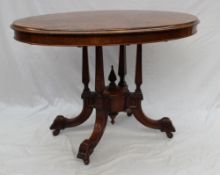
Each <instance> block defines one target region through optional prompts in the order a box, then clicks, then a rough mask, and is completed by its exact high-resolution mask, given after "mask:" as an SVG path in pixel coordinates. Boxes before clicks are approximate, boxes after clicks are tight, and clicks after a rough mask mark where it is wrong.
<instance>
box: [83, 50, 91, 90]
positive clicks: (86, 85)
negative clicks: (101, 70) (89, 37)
mask: <svg viewBox="0 0 220 175" xmlns="http://www.w3.org/2000/svg"><path fill="white" fill-rule="evenodd" d="M82 50H83V53H82V57H83V58H82V83H83V84H84V91H89V81H90V78H89V62H88V48H87V46H83V48H82Z"/></svg>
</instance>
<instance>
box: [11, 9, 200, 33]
mask: <svg viewBox="0 0 220 175" xmlns="http://www.w3.org/2000/svg"><path fill="white" fill-rule="evenodd" d="M197 23H198V19H197V17H195V16H193V15H190V14H185V13H177V12H162V11H138V10H136V11H135V10H123V11H86V12H69V13H58V14H49V15H41V16H34V17H29V18H24V19H20V20H17V21H15V22H14V23H13V24H12V28H13V29H15V30H18V31H23V32H30V33H46V34H74V35H75V34H109V33H128V32H131V33H132V32H147V31H161V30H168V29H176V28H181V27H184V26H190V25H193V24H197Z"/></svg>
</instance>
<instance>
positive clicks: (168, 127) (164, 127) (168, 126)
mask: <svg viewBox="0 0 220 175" xmlns="http://www.w3.org/2000/svg"><path fill="white" fill-rule="evenodd" d="M159 123H160V130H161V132H165V133H166V135H167V137H168V138H172V137H173V133H172V132H175V131H176V130H175V128H174V126H173V124H172V122H171V120H170V119H169V118H168V117H164V118H162V119H160V120H159Z"/></svg>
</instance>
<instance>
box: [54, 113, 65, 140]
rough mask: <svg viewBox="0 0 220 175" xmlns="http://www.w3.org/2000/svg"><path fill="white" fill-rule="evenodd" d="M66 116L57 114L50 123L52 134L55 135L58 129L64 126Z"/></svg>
mask: <svg viewBox="0 0 220 175" xmlns="http://www.w3.org/2000/svg"><path fill="white" fill-rule="evenodd" d="M66 120H67V119H66V118H65V117H64V116H62V115H58V116H57V117H56V119H55V120H54V122H53V123H52V125H51V126H50V129H51V130H53V135H54V136H57V135H59V133H60V130H62V129H64V128H65V127H66Z"/></svg>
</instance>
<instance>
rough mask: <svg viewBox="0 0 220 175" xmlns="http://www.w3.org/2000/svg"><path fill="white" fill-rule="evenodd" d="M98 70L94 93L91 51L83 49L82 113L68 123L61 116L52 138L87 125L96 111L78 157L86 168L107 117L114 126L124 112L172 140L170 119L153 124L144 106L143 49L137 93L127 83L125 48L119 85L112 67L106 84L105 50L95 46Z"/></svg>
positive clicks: (139, 54) (139, 51) (139, 55)
mask: <svg viewBox="0 0 220 175" xmlns="http://www.w3.org/2000/svg"><path fill="white" fill-rule="evenodd" d="M95 49H96V68H95V69H96V70H95V91H91V90H90V88H89V81H90V75H89V64H88V48H87V46H83V47H82V83H83V85H84V90H83V92H82V95H81V97H82V100H83V108H82V111H81V113H80V114H79V115H78V116H76V117H75V118H71V119H68V118H66V117H64V116H62V115H59V116H57V117H56V118H55V120H54V122H53V123H52V125H51V127H50V129H51V130H53V135H54V136H57V135H58V134H59V133H60V130H63V129H65V128H69V127H74V126H78V125H80V124H82V123H83V122H85V121H86V120H87V119H88V118H89V117H90V116H91V113H92V111H93V109H95V110H96V120H95V125H94V129H93V132H92V134H91V136H90V137H89V138H88V139H86V140H84V141H83V142H82V143H81V145H80V147H79V152H78V155H77V157H78V158H80V159H82V160H83V161H84V163H85V164H89V157H90V155H91V154H92V152H93V150H94V148H95V147H96V145H97V144H98V143H99V141H100V139H101V137H102V135H103V133H104V130H105V127H106V124H107V121H108V117H110V118H111V123H112V124H114V123H115V118H116V116H117V115H118V113H119V112H125V113H126V114H127V115H128V116H134V117H135V118H136V119H137V120H138V121H139V122H140V123H142V124H143V125H144V126H146V127H150V128H153V129H159V130H160V131H162V132H165V133H166V135H167V137H168V138H172V137H173V134H172V132H175V128H174V126H173V125H172V122H171V120H170V119H169V118H168V117H163V118H162V119H160V120H153V119H150V118H149V117H147V116H146V115H145V114H144V112H143V110H142V106H141V101H142V99H143V94H142V91H141V84H142V45H141V44H137V53H136V71H135V84H136V89H135V91H134V92H130V91H129V89H128V85H127V83H126V81H125V75H126V46H125V45H120V52H119V66H118V76H119V79H120V80H119V83H118V84H116V79H117V76H116V74H115V71H114V68H113V66H112V69H111V72H110V74H109V77H108V79H109V82H110V83H109V85H107V86H106V85H105V82H104V66H103V50H102V46H96V47H95Z"/></svg>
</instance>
